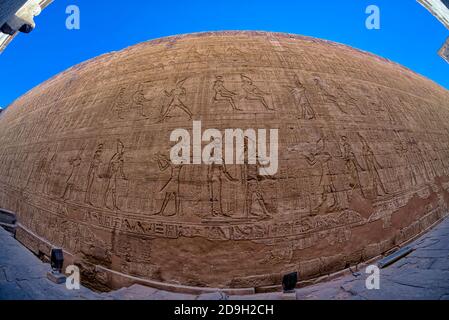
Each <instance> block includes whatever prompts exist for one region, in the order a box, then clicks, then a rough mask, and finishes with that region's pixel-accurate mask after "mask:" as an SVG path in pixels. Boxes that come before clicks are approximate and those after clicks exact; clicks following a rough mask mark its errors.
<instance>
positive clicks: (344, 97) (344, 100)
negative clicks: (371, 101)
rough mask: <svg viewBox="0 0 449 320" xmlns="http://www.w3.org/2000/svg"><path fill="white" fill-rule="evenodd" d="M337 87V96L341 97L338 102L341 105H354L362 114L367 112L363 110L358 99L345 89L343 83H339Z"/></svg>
mask: <svg viewBox="0 0 449 320" xmlns="http://www.w3.org/2000/svg"><path fill="white" fill-rule="evenodd" d="M336 88H337V96H338V98H339V99H338V103H339V104H340V105H347V106H353V107H355V108H356V109H357V110H358V111H359V112H360V114H362V115H365V112H363V110H362V109H361V108H360V106H359V104H358V103H357V99H355V98H354V97H353V96H352V95H351V94H349V93H348V92H347V91H346V90H345V89H343V87H342V86H341V85H339V84H337V86H336Z"/></svg>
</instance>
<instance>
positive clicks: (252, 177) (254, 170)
mask: <svg viewBox="0 0 449 320" xmlns="http://www.w3.org/2000/svg"><path fill="white" fill-rule="evenodd" d="M241 157H242V160H243V165H242V169H241V183H242V184H243V187H244V193H245V204H244V212H245V216H246V218H258V219H262V220H264V219H269V218H271V214H270V212H269V211H268V209H267V206H266V202H265V199H264V195H263V192H262V186H261V182H262V181H263V180H266V179H274V178H273V177H272V176H262V175H260V174H259V169H260V165H259V162H258V161H256V164H249V161H248V159H249V157H248V141H247V140H246V141H245V143H244V152H243V154H242V155H241ZM254 201H256V202H257V203H258V204H259V206H260V208H261V209H262V213H261V214H259V213H257V212H254V211H253V203H254Z"/></svg>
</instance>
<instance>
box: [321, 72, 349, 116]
mask: <svg viewBox="0 0 449 320" xmlns="http://www.w3.org/2000/svg"><path fill="white" fill-rule="evenodd" d="M313 81H314V82H315V85H316V86H317V87H318V89H319V90H320V91H321V93H322V94H323V98H324V100H327V101H329V102H331V103H332V104H333V105H335V106H336V107H337V108H338V110H340V112H341V113H345V114H347V112H346V111H345V110H344V109H343V108H342V106H341V104H340V102H339V99H338V97H337V96H336V95H334V94H333V93H331V92H329V90H328V89H327V88H326V87H325V86H324V84H323V82H322V81H321V79H320V78H318V77H315V78H314V79H313Z"/></svg>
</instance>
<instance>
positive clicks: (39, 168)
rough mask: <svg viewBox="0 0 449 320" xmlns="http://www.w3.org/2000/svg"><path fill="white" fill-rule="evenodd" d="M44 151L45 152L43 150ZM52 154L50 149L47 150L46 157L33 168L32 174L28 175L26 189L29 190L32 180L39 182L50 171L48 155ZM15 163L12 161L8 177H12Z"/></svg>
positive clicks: (40, 159)
mask: <svg viewBox="0 0 449 320" xmlns="http://www.w3.org/2000/svg"><path fill="white" fill-rule="evenodd" d="M42 151H44V150H42ZM49 153H50V149H47V151H46V152H45V155H44V156H43V157H41V158H39V160H37V161H36V163H35V164H34V165H33V167H32V168H31V171H30V174H29V175H28V179H27V182H26V184H25V187H24V189H26V188H28V186H29V184H30V182H31V180H32V179H37V180H38V181H39V182H40V180H41V179H42V177H45V176H46V172H47V171H48V158H47V157H48V154H49ZM14 164H15V161H10V163H9V168H8V176H10V177H12V173H11V169H12V168H13V167H14Z"/></svg>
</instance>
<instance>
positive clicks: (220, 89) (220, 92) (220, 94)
mask: <svg viewBox="0 0 449 320" xmlns="http://www.w3.org/2000/svg"><path fill="white" fill-rule="evenodd" d="M213 89H214V91H215V96H214V101H215V102H218V101H226V102H228V103H229V104H230V105H231V107H232V110H238V111H242V109H239V108H237V106H236V104H235V101H234V97H235V96H236V95H237V94H236V93H235V92H232V91H230V90H228V89H226V87H225V86H224V80H223V77H222V76H217V77H216V80H215V82H214V87H213Z"/></svg>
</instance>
